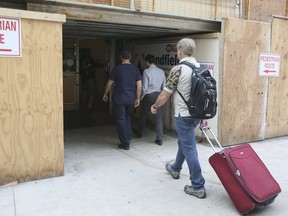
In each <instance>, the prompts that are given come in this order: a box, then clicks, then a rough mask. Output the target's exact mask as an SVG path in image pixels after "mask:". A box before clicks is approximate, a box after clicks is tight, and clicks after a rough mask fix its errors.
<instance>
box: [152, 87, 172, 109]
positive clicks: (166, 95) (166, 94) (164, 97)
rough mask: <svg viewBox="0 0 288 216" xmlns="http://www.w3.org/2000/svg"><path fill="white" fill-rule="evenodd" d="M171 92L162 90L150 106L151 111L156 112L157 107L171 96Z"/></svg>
mask: <svg viewBox="0 0 288 216" xmlns="http://www.w3.org/2000/svg"><path fill="white" fill-rule="evenodd" d="M171 95H172V94H171V93H169V92H167V91H165V90H163V91H162V92H161V93H160V95H159V96H158V98H157V100H156V101H155V103H154V104H153V105H152V106H151V113H153V114H156V113H157V109H158V108H159V107H161V106H163V105H164V104H165V103H166V102H167V101H168V100H169V98H170V97H171Z"/></svg>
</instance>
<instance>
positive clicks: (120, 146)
mask: <svg viewBox="0 0 288 216" xmlns="http://www.w3.org/2000/svg"><path fill="white" fill-rule="evenodd" d="M118 148H120V149H123V150H129V146H124V145H123V144H119V145H118Z"/></svg>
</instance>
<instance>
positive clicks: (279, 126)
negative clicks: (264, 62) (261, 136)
mask: <svg viewBox="0 0 288 216" xmlns="http://www.w3.org/2000/svg"><path fill="white" fill-rule="evenodd" d="M287 41H288V20H287V18H274V19H273V22H272V34H271V52H272V53H276V54H280V56H281V60H280V75H279V77H270V78H269V88H268V102H267V103H268V105H267V119H266V138H271V137H277V136H283V135H288V49H287Z"/></svg>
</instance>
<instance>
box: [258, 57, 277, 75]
mask: <svg viewBox="0 0 288 216" xmlns="http://www.w3.org/2000/svg"><path fill="white" fill-rule="evenodd" d="M280 59H281V57H280V55H279V54H273V53H260V59H259V76H275V77H277V76H279V71H280Z"/></svg>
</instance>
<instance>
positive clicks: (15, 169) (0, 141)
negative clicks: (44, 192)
mask: <svg viewBox="0 0 288 216" xmlns="http://www.w3.org/2000/svg"><path fill="white" fill-rule="evenodd" d="M0 14H1V16H3V17H5V16H9V17H20V18H21V36H22V37H21V43H22V56H21V57H17V58H13V57H9V58H7V57H1V58H0V68H1V70H0V149H1V150H0V173H1V175H0V184H4V183H8V182H12V181H16V180H17V181H18V182H23V181H29V180H36V179H43V178H48V177H55V176H60V175H63V173H64V135H63V91H62V87H63V85H62V83H63V79H62V23H63V22H65V16H63V15H57V14H53V15H51V14H45V13H38V12H29V13H28V12H27V11H20V10H9V9H0Z"/></svg>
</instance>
